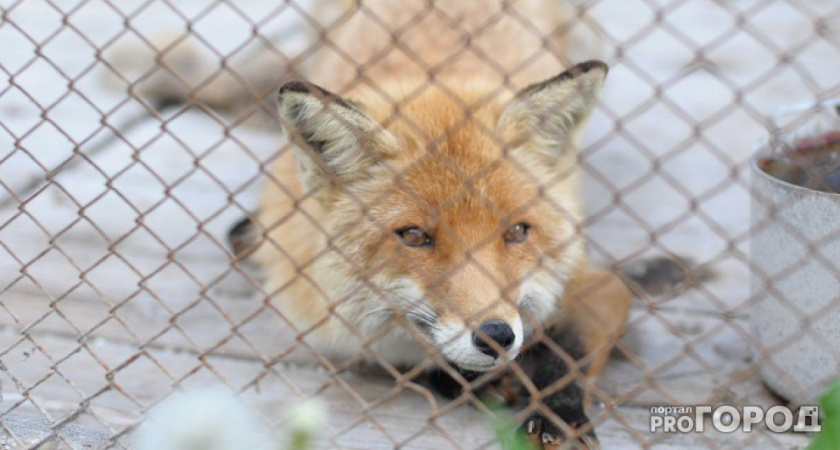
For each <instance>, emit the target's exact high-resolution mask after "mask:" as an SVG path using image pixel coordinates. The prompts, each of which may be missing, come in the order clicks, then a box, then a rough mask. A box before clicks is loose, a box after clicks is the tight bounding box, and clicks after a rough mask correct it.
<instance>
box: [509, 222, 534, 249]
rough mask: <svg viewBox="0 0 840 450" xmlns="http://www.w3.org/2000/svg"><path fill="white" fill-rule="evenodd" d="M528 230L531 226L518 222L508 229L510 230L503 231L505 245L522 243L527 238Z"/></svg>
mask: <svg viewBox="0 0 840 450" xmlns="http://www.w3.org/2000/svg"><path fill="white" fill-rule="evenodd" d="M530 228H531V226H530V225H528V224H527V223H525V222H520V223H517V224H516V225H514V226H512V227H510V229H508V230H507V231H505V235H504V236H505V243H506V244H516V243H519V242H523V241H524V240H525V239H527V238H528V230H529V229H530Z"/></svg>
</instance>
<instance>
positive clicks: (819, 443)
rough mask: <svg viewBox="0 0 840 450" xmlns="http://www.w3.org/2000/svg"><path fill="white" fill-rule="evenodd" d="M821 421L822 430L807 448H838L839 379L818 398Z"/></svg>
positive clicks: (839, 441)
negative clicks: (821, 415)
mask: <svg viewBox="0 0 840 450" xmlns="http://www.w3.org/2000/svg"><path fill="white" fill-rule="evenodd" d="M820 408H821V409H822V414H823V421H822V431H821V432H820V434H818V435H817V436H816V437H815V438H814V440H813V441H811V445H809V446H808V450H837V449H840V379H837V380H835V381H834V384H833V385H831V387H830V388H829V389H828V391H826V392H825V394H823V396H822V398H820Z"/></svg>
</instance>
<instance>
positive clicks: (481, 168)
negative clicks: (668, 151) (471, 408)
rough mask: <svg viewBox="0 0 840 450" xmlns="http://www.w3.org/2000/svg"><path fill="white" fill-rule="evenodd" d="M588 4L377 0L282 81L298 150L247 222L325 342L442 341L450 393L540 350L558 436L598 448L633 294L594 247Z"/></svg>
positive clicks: (551, 439) (284, 287)
mask: <svg viewBox="0 0 840 450" xmlns="http://www.w3.org/2000/svg"><path fill="white" fill-rule="evenodd" d="M572 19H573V14H572V13H571V12H570V9H569V8H568V7H566V6H564V5H562V3H561V2H557V1H554V0H520V1H513V2H507V1H505V2H493V3H491V2H479V1H463V0H440V1H435V2H394V1H388V0H365V1H363V2H360V3H359V4H358V5H357V6H355V7H353V8H351V9H350V11H349V12H348V13H346V14H345V15H344V16H342V18H340V19H339V20H338V21H336V26H334V27H332V28H330V31H329V33H327V34H326V35H325V36H324V40H325V44H324V46H323V49H322V50H321V51H320V52H319V53H318V54H317V55H316V56H314V57H313V58H314V59H313V60H312V62H311V64H310V65H309V66H308V69H307V72H306V73H305V74H304V75H305V76H306V77H307V81H305V82H304V81H293V82H288V83H287V84H285V85H283V86H282V87H281V88H280V89H279V92H278V94H277V108H278V115H279V118H280V120H281V122H282V124H283V126H284V127H285V129H286V130H287V132H288V134H289V136H290V137H291V140H292V142H293V144H292V150H291V151H283V152H281V153H280V155H279V157H278V160H277V161H276V163H275V165H274V167H273V169H272V170H271V173H270V175H269V177H268V182H267V186H266V188H265V191H264V193H263V195H262V200H261V207H260V210H259V213H258V214H256V215H255V217H254V218H253V219H252V220H249V221H246V222H243V223H242V224H241V225H240V226H238V227H237V228H236V229H235V230H233V237H234V238H238V237H239V238H241V236H242V235H243V234H247V233H245V231H246V230H248V229H250V230H251V231H250V235H251V237H252V238H251V240H252V241H254V242H248V245H251V244H253V248H255V250H254V251H253V254H252V255H251V258H252V259H253V260H254V261H256V263H257V265H258V266H259V267H260V268H261V270H262V271H263V272H264V273H265V276H266V283H265V289H266V292H268V293H269V294H270V295H271V301H272V303H273V304H274V305H275V306H276V307H277V309H278V310H279V311H280V312H282V313H283V314H284V315H285V316H286V317H287V318H288V319H289V320H290V321H291V322H292V323H294V324H295V326H296V327H297V329H298V330H301V332H303V334H302V339H303V340H305V341H306V342H307V343H308V344H309V345H311V346H313V347H314V348H316V349H317V350H318V351H320V352H322V353H324V354H325V355H328V356H331V357H333V358H339V359H353V358H357V359H358V358H368V359H372V360H378V361H380V362H382V363H387V364H391V365H395V366H408V367H414V366H418V365H421V364H423V363H424V362H427V361H430V360H432V361H434V362H436V363H438V365H439V367H440V368H439V369H436V370H435V371H433V373H432V376H431V379H433V380H434V382H435V384H436V385H438V387H440V389H441V390H442V391H449V392H448V393H449V394H450V395H457V393H458V391H459V390H460V389H461V388H470V389H472V388H475V385H477V384H479V383H481V382H482V380H484V378H486V377H483V376H481V374H482V373H485V372H494V373H496V372H499V368H500V367H504V366H506V365H509V364H510V363H511V361H527V362H528V364H527V365H529V366H531V367H530V368H529V372H530V373H529V376H530V380H531V382H532V383H533V386H534V387H536V389H538V390H545V391H544V392H542V393H540V394H539V395H536V396H534V398H533V400H534V401H533V402H532V404H531V406H530V408H531V410H530V411H531V412H530V416H529V417H528V418H527V419H526V420H525V422H524V423H523V427H522V429H523V431H524V432H525V433H526V434H527V436H528V437H529V438H530V439H531V440H532V441H533V442H534V443H536V444H537V445H538V446H540V447H541V448H555V447H557V446H560V445H563V443H564V442H570V441H572V442H576V443H578V444H579V445H584V446H587V447H590V448H594V447H597V445H598V442H597V439H596V437H595V434H594V432H593V430H592V425H591V424H590V421H589V419H588V418H587V416H586V413H585V411H584V403H585V402H584V397H585V395H584V390H585V389H584V388H586V387H587V386H588V384H589V383H590V382H591V378H592V377H594V376H596V375H597V374H598V373H599V372H600V371H601V369H602V368H603V366H604V365H605V363H606V361H607V359H608V355H609V353H610V350H611V348H612V347H613V345H614V344H615V342H616V340H617V339H618V338H619V337H620V335H621V333H622V331H623V328H624V326H625V322H626V320H627V316H628V311H629V307H630V303H631V295H630V293H629V291H628V290H627V288H626V287H625V286H624V284H623V283H622V282H621V281H620V280H619V279H618V278H617V277H616V276H614V275H612V274H610V273H608V272H604V271H599V270H596V269H593V268H592V267H590V266H589V264H588V262H587V257H586V249H585V243H584V239H583V237H582V233H581V226H580V223H581V220H582V216H581V201H580V198H579V194H578V186H577V185H578V180H577V179H578V174H577V170H576V154H575V151H576V146H577V143H578V141H579V138H580V135H581V132H582V130H583V128H584V126H585V124H586V122H587V120H588V118H589V116H590V115H591V113H592V111H593V109H594V107H595V105H596V102H597V98H598V94H599V91H600V90H601V87H602V84H603V83H604V80H605V77H606V75H607V71H608V69H607V66H606V65H605V64H604V63H602V62H599V61H589V62H583V63H580V64H577V65H568V64H567V59H566V56H567V55H568V54H569V52H570V48H569V47H570V46H571V45H573V42H572V41H571V40H570V38H567V37H566V33H565V28H566V27H568V26H569V24H570V23H573V21H572ZM563 67H567V69H566V70H565V71H563V70H562V68H563ZM558 73H559V74H558ZM256 236H258V238H256ZM240 247H241V246H240ZM240 250H241V248H240ZM558 347H560V348H562V349H563V350H564V351H555V350H557V349H558ZM570 373H571V374H573V375H574V374H578V373H583V374H584V375H585V377H578V376H575V377H572V379H571V381H568V382H565V384H563V385H561V386H558V385H557V384H558V383H557V381H558V380H560V379H563V378H568V377H566V375H568V374H570ZM471 383H472V384H471ZM525 384H528V383H525ZM453 388H454V389H453Z"/></svg>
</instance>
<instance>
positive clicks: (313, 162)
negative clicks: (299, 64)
mask: <svg viewBox="0 0 840 450" xmlns="http://www.w3.org/2000/svg"><path fill="white" fill-rule="evenodd" d="M277 111H278V114H279V116H280V119H281V120H282V122H283V125H284V126H285V127H286V129H287V131H288V132H289V135H290V136H291V137H292V139H294V140H295V143H296V144H297V145H296V146H295V157H296V159H297V166H298V173H299V175H300V177H301V182H303V184H304V185H305V186H306V187H307V188H308V189H313V188H316V187H319V186H322V185H331V184H332V185H345V184H347V183H351V182H353V181H356V180H359V179H364V178H366V177H368V176H369V169H371V168H372V167H375V166H376V165H377V163H378V162H379V161H380V159H381V158H382V157H384V156H385V152H387V150H388V149H390V148H394V146H393V144H392V140H393V138H392V136H391V135H390V133H388V132H387V131H385V130H384V129H383V128H382V127H381V126H380V125H379V124H378V123H377V122H376V121H375V120H373V119H372V118H370V117H368V116H367V115H366V114H365V113H363V112H362V111H361V110H360V109H359V108H357V107H356V106H355V105H353V104H351V103H350V102H348V101H346V100H344V99H342V98H341V97H339V96H337V95H335V94H333V93H331V92H329V91H327V90H325V89H323V88H321V87H318V86H316V85H314V84H308V83H302V82H299V81H292V82H289V83H286V84H285V85H284V86H283V87H282V88H280V91H279V92H278V93H277Z"/></svg>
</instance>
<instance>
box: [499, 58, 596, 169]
mask: <svg viewBox="0 0 840 450" xmlns="http://www.w3.org/2000/svg"><path fill="white" fill-rule="evenodd" d="M608 70H609V69H608V67H607V65H606V64H604V63H603V62H601V61H588V62H584V63H581V64H578V65H576V66H574V67H572V68H570V69H569V70H567V71H565V72H563V73H561V74H560V75H557V76H555V77H553V78H550V79H548V80H546V81H543V82H542V83H537V84H534V85H531V86H529V87H527V88H525V89H523V90H521V91H520V92H519V93H518V94H517V95H516V98H515V99H514V100H513V102H512V103H511V104H510V105H509V106H508V107H507V108H506V109H505V110H504V111H503V112H502V115H501V116H500V117H499V121H498V124H497V130H498V132H499V134H500V136H502V137H503V138H504V139H506V140H507V141H508V142H509V143H510V144H512V145H513V146H514V147H526V148H529V149H530V150H533V151H536V152H538V153H539V154H542V155H543V156H545V157H547V158H548V161H549V162H552V163H553V162H555V161H557V160H559V159H561V157H562V156H564V155H566V154H570V153H571V152H572V151H574V147H575V146H576V145H577V141H578V140H579V139H580V134H581V132H582V130H583V128H584V125H585V124H586V122H587V120H588V119H589V116H590V115H592V111H593V110H594V109H595V105H596V104H597V101H598V94H599V93H600V92H601V87H602V86H603V84H604V80H605V79H606V76H607V72H608Z"/></svg>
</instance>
